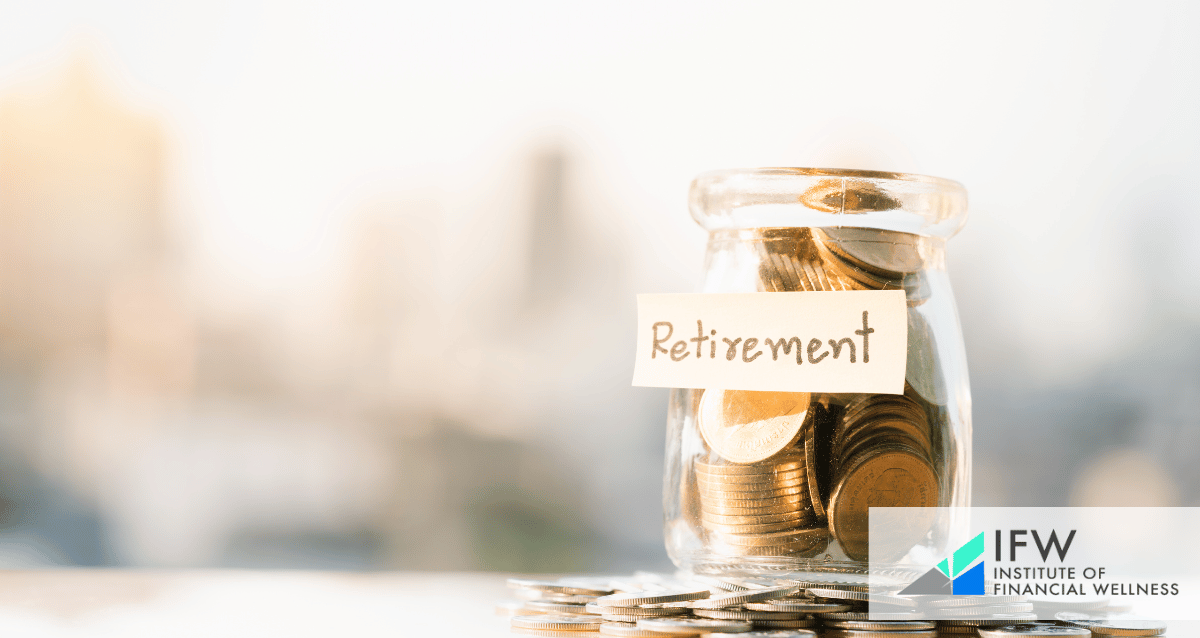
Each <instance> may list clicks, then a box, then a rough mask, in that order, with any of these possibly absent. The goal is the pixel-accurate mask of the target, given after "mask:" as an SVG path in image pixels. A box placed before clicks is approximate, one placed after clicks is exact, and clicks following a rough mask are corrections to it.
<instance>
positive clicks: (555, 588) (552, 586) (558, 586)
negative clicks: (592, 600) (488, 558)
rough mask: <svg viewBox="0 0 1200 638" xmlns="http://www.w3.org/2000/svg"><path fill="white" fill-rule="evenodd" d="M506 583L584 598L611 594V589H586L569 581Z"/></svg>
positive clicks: (521, 580)
mask: <svg viewBox="0 0 1200 638" xmlns="http://www.w3.org/2000/svg"><path fill="white" fill-rule="evenodd" d="M506 583H507V584H508V586H509V587H516V588H521V589H534V590H538V591H546V592H555V593H560V594H581V595H585V596H603V595H605V594H611V593H612V592H613V590H612V589H601V588H596V587H588V586H584V585H581V584H579V583H577V582H573V581H571V580H567V579H564V580H558V581H551V580H531V579H528V578H509V579H508V580H507V581H506Z"/></svg>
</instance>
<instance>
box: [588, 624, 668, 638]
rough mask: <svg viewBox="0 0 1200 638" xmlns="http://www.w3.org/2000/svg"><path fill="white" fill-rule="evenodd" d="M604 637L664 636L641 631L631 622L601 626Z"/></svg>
mask: <svg viewBox="0 0 1200 638" xmlns="http://www.w3.org/2000/svg"><path fill="white" fill-rule="evenodd" d="M600 635H602V636H625V637H626V638H655V637H659V638H661V636H662V634H661V633H659V632H657V631H650V630H649V629H639V628H638V626H637V624H635V623H629V622H606V623H604V624H602V625H600Z"/></svg>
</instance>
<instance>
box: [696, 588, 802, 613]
mask: <svg viewBox="0 0 1200 638" xmlns="http://www.w3.org/2000/svg"><path fill="white" fill-rule="evenodd" d="M798 591H800V588H799V587H797V586H795V585H782V586H779V587H765V588H763V589H750V590H747V591H737V592H729V593H727V594H717V595H715V596H710V597H708V598H706V599H704V600H698V601H696V602H695V603H693V604H692V609H721V608H724V607H732V606H734V605H741V604H743V603H752V602H755V601H758V600H770V599H772V598H779V597H781V596H787V595H788V594H794V593H796V592H798ZM765 611H773V610H765ZM781 611H783V610H781Z"/></svg>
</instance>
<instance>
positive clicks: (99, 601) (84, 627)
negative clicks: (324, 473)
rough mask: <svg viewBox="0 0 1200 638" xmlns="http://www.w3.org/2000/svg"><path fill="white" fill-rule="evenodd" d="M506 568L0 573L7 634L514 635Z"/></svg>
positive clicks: (1, 615) (158, 637) (132, 637)
mask: <svg viewBox="0 0 1200 638" xmlns="http://www.w3.org/2000/svg"><path fill="white" fill-rule="evenodd" d="M504 579H505V575H503V574H476V573H448V572H429V573H414V572H405V573H386V572H385V573H378V574H347V573H337V572H300V571H189V572H161V571H126V570H54V571H37V572H29V571H8V572H0V636H3V637H9V636H21V637H27V636H28V637H42V636H89V637H95V636H100V637H106V636H121V637H123V638H136V637H141V636H147V637H148V636H154V637H155V638H164V637H168V636H169V637H191V636H197V637H199V636H204V637H205V638H212V637H214V636H287V637H289V638H298V637H302V636H364V637H366V636H387V637H389V638H396V637H400V636H404V637H408V636H412V637H418V636H421V637H424V636H478V637H481V638H487V637H489V636H512V635H513V634H512V633H511V632H510V630H509V619H508V618H506V617H502V616H497V615H495V611H494V607H495V604H496V603H497V602H498V601H500V600H506V599H512V595H511V593H510V590H508V589H507V588H506V587H505V585H504Z"/></svg>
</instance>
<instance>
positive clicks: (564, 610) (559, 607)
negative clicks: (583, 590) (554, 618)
mask: <svg viewBox="0 0 1200 638" xmlns="http://www.w3.org/2000/svg"><path fill="white" fill-rule="evenodd" d="M525 609H526V610H527V611H532V612H537V613H539V614H582V613H585V612H586V609H585V606H584V605H579V604H575V603H554V602H550V601H548V600H530V601H527V602H526V603H525Z"/></svg>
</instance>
